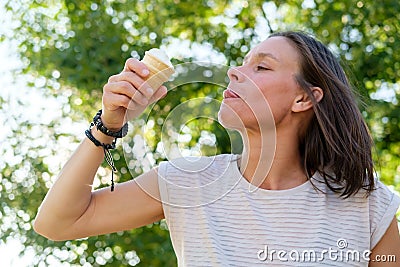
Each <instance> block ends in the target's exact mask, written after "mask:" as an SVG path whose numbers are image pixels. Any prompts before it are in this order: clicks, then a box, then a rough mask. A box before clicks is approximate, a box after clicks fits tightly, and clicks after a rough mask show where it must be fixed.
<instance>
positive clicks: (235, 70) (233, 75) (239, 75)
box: [228, 67, 244, 82]
mask: <svg viewBox="0 0 400 267" xmlns="http://www.w3.org/2000/svg"><path fill="white" fill-rule="evenodd" d="M228 77H229V80H231V81H235V82H243V80H244V73H243V72H241V71H240V69H239V67H231V68H229V70H228Z"/></svg>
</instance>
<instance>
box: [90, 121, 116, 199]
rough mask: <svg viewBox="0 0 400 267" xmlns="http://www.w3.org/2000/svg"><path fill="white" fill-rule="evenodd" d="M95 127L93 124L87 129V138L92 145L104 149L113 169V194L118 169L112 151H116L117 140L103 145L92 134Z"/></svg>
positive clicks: (106, 158) (107, 160) (105, 156)
mask: <svg viewBox="0 0 400 267" xmlns="http://www.w3.org/2000/svg"><path fill="white" fill-rule="evenodd" d="M93 126H94V125H93V123H91V124H90V126H89V129H87V130H86V131H85V135H86V136H87V138H89V140H90V141H92V143H93V144H94V145H95V146H101V147H102V148H103V151H104V158H105V160H106V162H107V164H108V165H109V166H110V167H111V192H112V191H114V172H117V168H115V165H114V160H113V157H112V155H111V152H110V149H115V143H116V142H117V138H115V139H114V141H113V142H112V143H111V144H104V143H101V142H100V141H99V140H97V139H96V138H95V137H94V136H93V134H92V131H91V130H92V128H93Z"/></svg>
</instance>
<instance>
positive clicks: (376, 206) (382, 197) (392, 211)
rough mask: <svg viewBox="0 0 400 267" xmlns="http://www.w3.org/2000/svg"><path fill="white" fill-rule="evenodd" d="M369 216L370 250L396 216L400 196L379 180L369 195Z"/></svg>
mask: <svg viewBox="0 0 400 267" xmlns="http://www.w3.org/2000/svg"><path fill="white" fill-rule="evenodd" d="M369 198H370V200H369V216H370V227H371V245H370V246H371V250H372V249H373V248H374V247H375V246H376V244H378V242H379V241H380V240H381V238H382V236H383V235H384V234H385V232H386V230H387V229H388V228H389V225H390V223H391V222H392V220H393V218H394V217H395V216H396V212H397V209H398V208H399V205H400V197H399V196H398V195H396V194H395V193H393V192H392V191H390V190H389V188H388V187H387V186H385V185H384V184H383V183H381V182H380V181H378V182H377V185H376V189H375V190H374V191H372V192H371V195H370V196H369Z"/></svg>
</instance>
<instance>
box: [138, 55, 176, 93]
mask: <svg viewBox="0 0 400 267" xmlns="http://www.w3.org/2000/svg"><path fill="white" fill-rule="evenodd" d="M142 62H143V63H144V64H146V66H147V67H148V69H149V71H150V74H149V76H148V77H147V79H146V81H147V83H148V84H149V85H150V86H151V87H152V88H153V89H154V90H157V89H158V88H159V87H160V86H161V85H162V84H163V83H165V82H166V81H168V80H169V78H170V77H171V75H172V74H173V73H174V72H175V70H174V67H173V66H172V64H171V61H170V60H169V58H168V56H167V55H166V54H165V53H164V52H163V51H161V50H159V49H154V48H153V49H150V50H149V51H147V52H145V54H144V57H143V59H142Z"/></svg>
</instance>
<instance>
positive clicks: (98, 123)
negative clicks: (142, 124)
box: [92, 109, 128, 138]
mask: <svg viewBox="0 0 400 267" xmlns="http://www.w3.org/2000/svg"><path fill="white" fill-rule="evenodd" d="M101 113H102V110H101V109H100V110H99V111H98V112H97V113H96V115H95V116H94V117H93V122H92V123H93V124H94V125H95V126H96V128H97V130H99V131H100V132H102V133H103V134H105V135H108V136H111V137H115V138H122V137H124V136H126V134H127V133H128V123H125V124H124V126H123V127H122V128H121V129H120V130H119V131H117V132H113V131H111V130H109V129H107V127H106V126H104V124H103V121H102V120H101Z"/></svg>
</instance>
